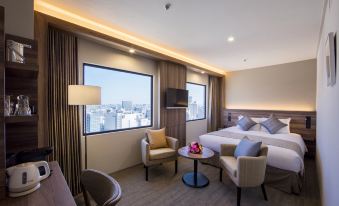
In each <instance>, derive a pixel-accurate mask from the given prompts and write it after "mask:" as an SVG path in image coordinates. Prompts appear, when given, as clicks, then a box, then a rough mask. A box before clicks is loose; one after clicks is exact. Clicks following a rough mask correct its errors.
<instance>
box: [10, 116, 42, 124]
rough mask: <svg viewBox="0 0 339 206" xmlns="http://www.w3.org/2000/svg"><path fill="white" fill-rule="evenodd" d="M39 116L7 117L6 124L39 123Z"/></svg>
mask: <svg viewBox="0 0 339 206" xmlns="http://www.w3.org/2000/svg"><path fill="white" fill-rule="evenodd" d="M37 121H38V115H31V116H14V115H13V116H7V117H5V122H6V124H9V123H23V122H37Z"/></svg>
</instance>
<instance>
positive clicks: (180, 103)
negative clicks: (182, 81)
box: [166, 88, 188, 109]
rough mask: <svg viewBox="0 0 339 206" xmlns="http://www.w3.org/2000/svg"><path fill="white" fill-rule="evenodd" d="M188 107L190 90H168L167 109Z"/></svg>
mask: <svg viewBox="0 0 339 206" xmlns="http://www.w3.org/2000/svg"><path fill="white" fill-rule="evenodd" d="M186 107H188V90H184V89H173V88H168V89H167V91H166V108H167V109H175V108H186Z"/></svg>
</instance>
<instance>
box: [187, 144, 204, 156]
mask: <svg viewBox="0 0 339 206" xmlns="http://www.w3.org/2000/svg"><path fill="white" fill-rule="evenodd" d="M188 149H189V152H190V153H192V154H201V153H202V145H201V144H199V143H198V142H191V143H190V144H189V145H188Z"/></svg>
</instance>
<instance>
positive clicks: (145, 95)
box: [84, 65, 152, 104]
mask: <svg viewBox="0 0 339 206" xmlns="http://www.w3.org/2000/svg"><path fill="white" fill-rule="evenodd" d="M84 71H85V73H84V74H85V76H84V77H85V84H86V85H93V86H100V87H101V103H102V104H121V101H122V100H124V101H132V102H133V104H150V103H151V81H152V78H151V77H150V76H144V75H138V74H133V73H127V72H120V71H116V70H109V69H101V68H98V67H92V66H89V65H85V68H84Z"/></svg>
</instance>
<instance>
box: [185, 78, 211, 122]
mask: <svg viewBox="0 0 339 206" xmlns="http://www.w3.org/2000/svg"><path fill="white" fill-rule="evenodd" d="M187 84H194V85H198V86H203V87H204V94H205V95H204V104H205V109H204V118H199V119H191V120H187V119H186V122H194V121H199V120H205V119H207V98H206V96H207V93H206V91H207V90H206V88H207V85H205V84H199V83H194V82H186V89H187ZM188 92H189V91H188ZM187 109H188V107H187Z"/></svg>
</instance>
